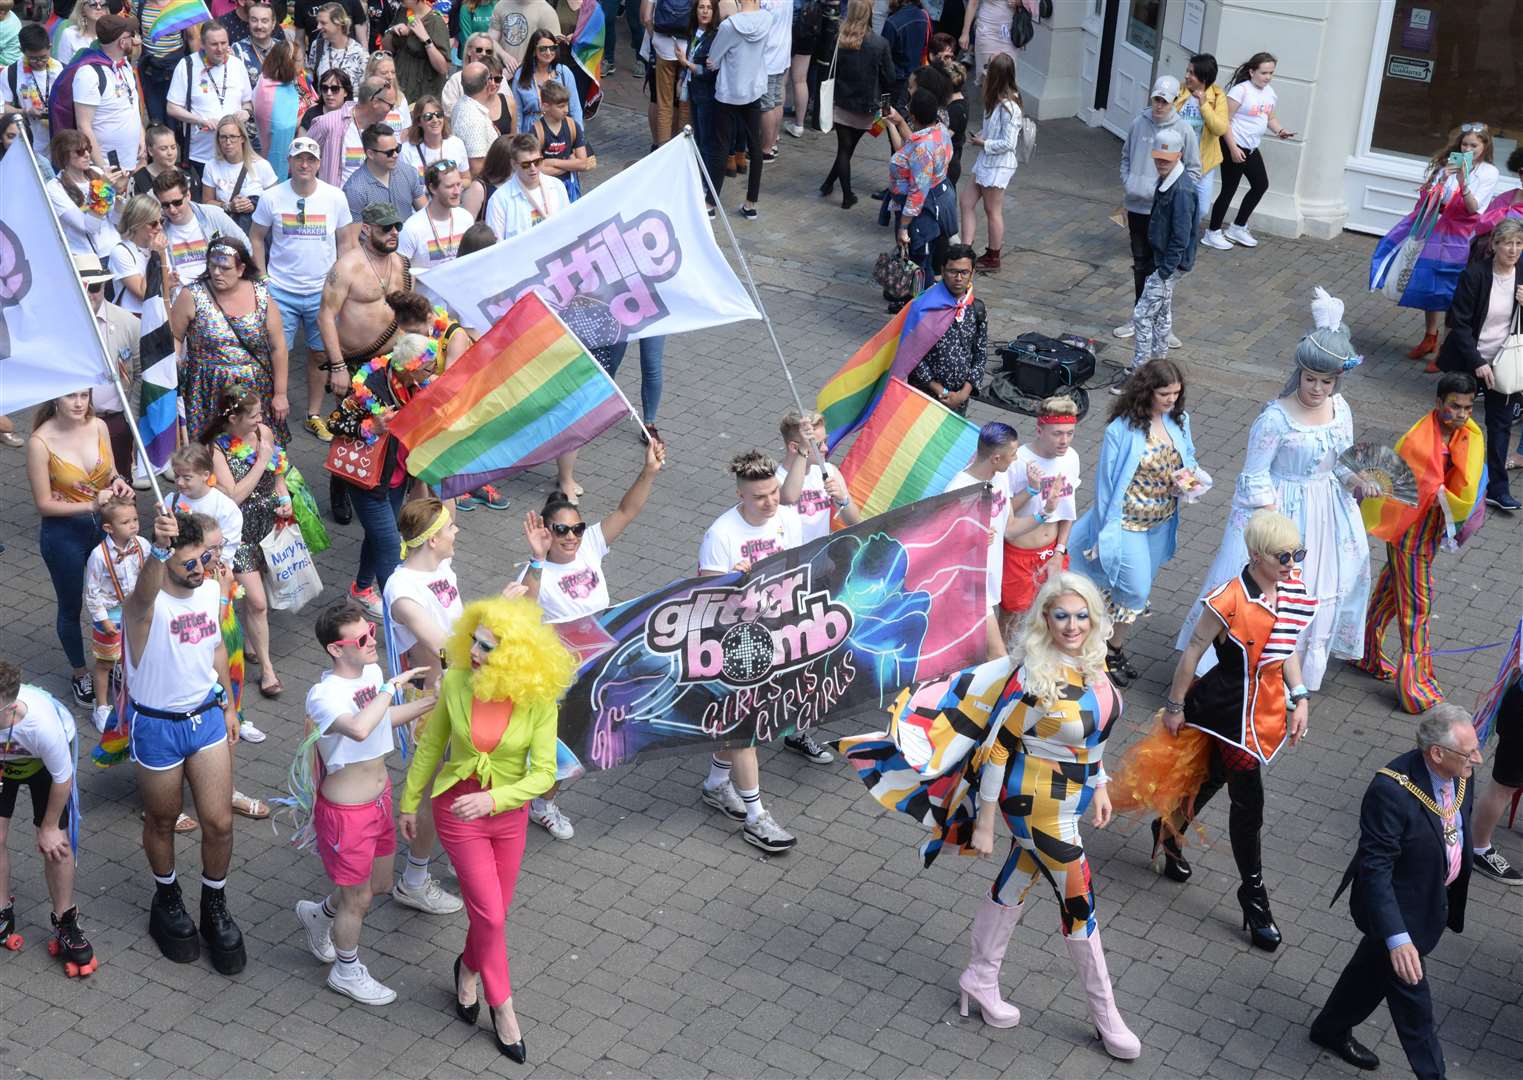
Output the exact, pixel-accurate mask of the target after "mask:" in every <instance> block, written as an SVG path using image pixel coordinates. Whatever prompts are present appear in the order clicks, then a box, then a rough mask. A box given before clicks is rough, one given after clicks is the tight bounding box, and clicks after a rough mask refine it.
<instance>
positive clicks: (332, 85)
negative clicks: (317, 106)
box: [323, 82, 344, 93]
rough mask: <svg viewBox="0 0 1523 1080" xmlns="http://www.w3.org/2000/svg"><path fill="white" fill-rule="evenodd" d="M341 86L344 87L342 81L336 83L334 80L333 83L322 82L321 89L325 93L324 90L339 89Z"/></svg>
mask: <svg viewBox="0 0 1523 1080" xmlns="http://www.w3.org/2000/svg"><path fill="white" fill-rule="evenodd" d="M343 88H344V84H343V83H336V82H335V83H323V91H324V93H326V92H328V91H330V90H331V91H339V90H342V89H343Z"/></svg>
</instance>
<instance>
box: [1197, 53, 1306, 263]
mask: <svg viewBox="0 0 1523 1080" xmlns="http://www.w3.org/2000/svg"><path fill="white" fill-rule="evenodd" d="M1277 62H1278V61H1276V60H1275V58H1274V57H1273V56H1271V55H1270V54H1269V53H1267V52H1258V53H1254V54H1253V55H1252V56H1250V57H1249V58H1248V60H1247V62H1246V63H1244V64H1241V65H1239V67H1238V69H1237V70H1236V71H1234V72H1233V73H1232V79H1231V80H1230V81H1229V82H1228V83H1227V113H1228V115H1229V117H1230V120H1229V123H1228V124H1227V133H1226V134H1225V135H1223V136H1222V138H1221V144H1222V191H1221V194H1220V195H1218V196H1217V197H1216V202H1215V204H1214V205H1213V206H1212V207H1211V220H1210V225H1209V227H1208V228H1207V230H1206V234H1205V235H1204V236H1203V237H1201V240H1200V242H1201V243H1202V244H1205V245H1206V246H1207V247H1213V248H1216V249H1218V250H1220V251H1231V250H1232V245H1233V244H1241V245H1242V246H1243V247H1258V244H1259V242H1258V241H1257V240H1256V239H1254V236H1253V234H1252V233H1251V232H1249V231H1248V219H1249V218H1250V217H1252V216H1253V211H1254V210H1255V209H1256V208H1257V207H1258V205H1259V200H1260V199H1262V198H1263V197H1264V192H1266V191H1268V190H1269V172H1268V170H1266V169H1265V168H1264V156H1263V155H1262V154H1261V153H1259V143H1260V142H1262V141H1263V138H1264V133H1265V132H1266V131H1267V132H1270V133H1272V134H1273V135H1275V136H1276V137H1277V138H1280V139H1293V138H1295V136H1296V133H1295V132H1294V131H1291V130H1290V129H1289V128H1287V127H1284V126H1283V125H1281V123H1280V121H1279V119H1278V118H1276V116H1275V114H1274V112H1275V105H1276V103H1277V102H1278V100H1279V98H1278V95H1277V94H1276V93H1275V90H1274V88H1273V87H1272V86H1270V85H1269V82H1270V80H1271V79H1273V78H1274V70H1275V65H1276V63H1277ZM1245 176H1246V177H1247V178H1248V194H1247V195H1244V196H1243V201H1242V202H1241V203H1240V204H1239V205H1238V208H1237V216H1236V217H1235V218H1233V223H1232V224H1231V225H1229V226H1227V228H1226V229H1225V230H1224V229H1223V228H1222V222H1224V221H1225V220H1226V218H1227V210H1228V209H1229V208H1230V207H1231V206H1232V198H1233V196H1235V195H1236V194H1237V185H1238V182H1239V181H1241V180H1242V179H1243V177H1245ZM1205 216H1206V215H1205V208H1204V207H1202V208H1201V217H1205Z"/></svg>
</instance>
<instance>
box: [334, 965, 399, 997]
mask: <svg viewBox="0 0 1523 1080" xmlns="http://www.w3.org/2000/svg"><path fill="white" fill-rule="evenodd" d="M328 988H329V989H330V990H337V991H338V992H339V993H340V994H347V995H349V996H350V997H352V998H354V1000H355V1001H358V1002H359V1003H360V1004H361V1005H390V1004H391V1003H392V1002H393V1001H395V1000H397V992H396V991H395V990H393V989H391V987H389V986H382V985H381V984H380V983H378V982H376V981H375V980H374V979H372V978H371V977H370V972H368V971H366V970H365V965H364V964H355V965H354V974H353V975H348V976H346V975H343V974H341V973H340V972H339V970H338V965H337V964H334V965H333V967H332V968H331V969H330V970H329V972H328Z"/></svg>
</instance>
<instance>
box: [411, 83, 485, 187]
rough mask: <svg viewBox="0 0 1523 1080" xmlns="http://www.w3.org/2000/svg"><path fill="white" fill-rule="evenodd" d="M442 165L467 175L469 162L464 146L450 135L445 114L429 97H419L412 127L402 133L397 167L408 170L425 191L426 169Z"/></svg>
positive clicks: (441, 107)
mask: <svg viewBox="0 0 1523 1080" xmlns="http://www.w3.org/2000/svg"><path fill="white" fill-rule="evenodd" d="M446 162H448V163H449V164H452V165H454V166H455V168H457V169H459V170H460V171H461V172H463V173H465V174H466V175H467V178H469V174H470V164H471V162H470V158H469V157H468V156H467V155H466V152H465V143H463V142H461V141H460V139H459V137H458V136H456V135H453V134H451V132H450V119H449V113H448V112H447V111H445V108H444V106H443V105H441V104H440V103H439V99H438V98H437V97H435V96H434V95H433V94H428V95H426V96H424V97H421V98H419V99H418V100H417V102H416V103H415V104H414V106H413V112H412V127H410V128H408V129H407V131H406V132H404V133H403V137H402V160H401V164H400V165H399V166H398V167H399V168H403V169H412V170H413V171H414V172H416V173H417V174H418V180H419V181H420V182H421V183H423V185H424V187H425V188H426V187H427V185H428V167H429V166H430V165H443V164H445V163H446Z"/></svg>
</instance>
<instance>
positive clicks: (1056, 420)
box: [1036, 413, 1079, 427]
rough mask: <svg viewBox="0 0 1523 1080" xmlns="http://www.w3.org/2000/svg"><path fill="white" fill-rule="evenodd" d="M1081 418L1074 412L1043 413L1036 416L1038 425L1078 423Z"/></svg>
mask: <svg viewBox="0 0 1523 1080" xmlns="http://www.w3.org/2000/svg"><path fill="white" fill-rule="evenodd" d="M1078 422H1079V418H1078V417H1077V416H1074V415H1073V414H1072V413H1043V414H1042V415H1041V416H1039V417H1037V418H1036V424H1037V427H1041V426H1042V425H1043V424H1077V423H1078Z"/></svg>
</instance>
